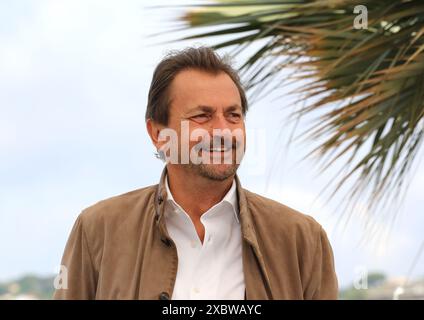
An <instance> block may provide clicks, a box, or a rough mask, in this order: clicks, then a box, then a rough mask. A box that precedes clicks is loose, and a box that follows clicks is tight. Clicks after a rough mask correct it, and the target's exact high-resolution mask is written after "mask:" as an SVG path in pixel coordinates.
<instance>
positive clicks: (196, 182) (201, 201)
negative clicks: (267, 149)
mask: <svg viewBox="0 0 424 320" xmlns="http://www.w3.org/2000/svg"><path fill="white" fill-rule="evenodd" d="M167 174H168V184H169V189H170V191H171V193H172V196H173V197H174V200H175V202H177V203H178V204H179V205H180V206H181V207H182V208H183V209H184V211H185V212H187V214H189V215H190V217H191V218H192V219H199V218H200V217H201V215H202V214H203V213H205V212H206V211H208V210H209V209H210V208H211V207H213V206H214V205H215V204H217V203H218V202H220V201H221V200H222V199H223V198H224V196H225V194H226V193H227V192H228V191H229V190H230V188H231V185H232V183H233V179H234V175H233V176H231V177H228V178H227V179H225V180H222V181H217V180H212V179H208V178H206V177H203V176H199V175H197V174H196V173H194V172H188V170H185V168H182V167H179V166H175V165H168V166H167ZM187 181H190V183H187ZM194 199H196V201H193V200H194Z"/></svg>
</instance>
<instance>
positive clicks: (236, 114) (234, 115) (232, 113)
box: [228, 112, 241, 121]
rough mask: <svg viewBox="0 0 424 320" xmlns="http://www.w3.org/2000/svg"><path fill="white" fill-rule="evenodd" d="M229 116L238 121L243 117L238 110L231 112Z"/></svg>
mask: <svg viewBox="0 0 424 320" xmlns="http://www.w3.org/2000/svg"><path fill="white" fill-rule="evenodd" d="M228 116H229V118H230V119H231V120H233V121H238V120H240V119H241V114H240V113H238V112H230V114H229V115H228Z"/></svg>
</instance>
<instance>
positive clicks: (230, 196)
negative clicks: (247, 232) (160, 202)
mask: <svg viewBox="0 0 424 320" xmlns="http://www.w3.org/2000/svg"><path fill="white" fill-rule="evenodd" d="M165 189H166V193H167V201H171V202H172V203H173V204H175V205H176V206H177V207H178V208H179V209H181V210H182V208H181V206H180V205H179V204H178V203H177V202H176V201H175V200H174V197H173V196H172V192H171V190H170V189H169V184H168V175H166V176H165ZM236 191H237V184H236V181H235V179H233V183H232V185H231V188H230V190H228V192H227V193H226V194H225V196H224V198H222V200H221V201H220V202H219V203H218V204H221V203H223V202H228V203H229V204H231V206H232V208H233V212H234V217H235V218H236V221H237V223H239V218H238V212H239V209H238V201H237V192H236Z"/></svg>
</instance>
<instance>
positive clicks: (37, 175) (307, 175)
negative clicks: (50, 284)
mask: <svg viewBox="0 0 424 320" xmlns="http://www.w3.org/2000/svg"><path fill="white" fill-rule="evenodd" d="M150 3H151V2H148V1H135V0H126V1H106V0H99V1H92V0H84V1H82V0H61V1H59V0H51V1H48V0H38V1H30V0H27V1H25V0H20V1H14V0H2V1H0V280H6V279H10V278H13V277H17V276H20V275H23V274H25V273H37V274H40V275H48V274H51V273H53V272H54V271H55V270H56V268H57V267H58V265H59V263H60V258H61V255H62V252H63V248H64V245H65V242H66V239H67V237H68V235H69V231H70V229H71V227H72V224H73V222H74V220H75V218H76V216H77V215H78V214H79V213H80V212H81V210H82V209H83V208H85V207H87V206H89V205H91V204H93V203H95V202H97V201H99V200H101V199H104V198H107V197H110V196H113V195H117V194H120V193H124V192H126V191H129V190H133V189H136V188H140V187H143V186H146V185H150V184H155V183H157V181H158V178H159V176H160V172H161V169H162V163H160V162H159V161H158V160H157V159H155V157H154V156H153V152H154V148H153V147H152V145H151V143H150V141H149V139H148V136H147V133H146V130H145V125H144V112H145V105H146V101H147V91H148V88H149V85H150V79H151V75H152V72H153V69H154V67H155V65H156V64H157V63H158V62H159V60H160V58H161V57H162V56H163V55H164V54H165V53H166V52H167V50H168V49H179V48H183V47H185V46H187V45H193V44H199V42H195V43H193V42H184V43H183V42H177V43H172V44H168V45H166V46H165V45H157V43H159V42H161V41H164V40H170V39H173V37H174V36H173V35H170V34H169V33H168V34H165V35H163V36H162V37H161V38H158V37H153V38H152V37H147V35H149V34H152V33H155V32H158V31H161V30H167V28H169V26H170V25H171V24H175V16H176V14H177V13H178V11H177V10H169V9H161V10H151V9H146V6H147V5H150ZM158 3H161V4H167V3H171V4H175V3H176V2H175V1H172V2H171V1H168V2H167V1H159V2H158ZM179 3H182V1H179ZM190 3H192V2H190ZM201 43H203V44H210V43H213V41H212V40H208V41H203V40H202V42H201ZM243 57H244V55H243V54H242V55H239V56H237V60H236V61H235V63H236V64H239V63H241V62H242V59H243ZM277 94H278V95H281V94H284V92H281V91H278V92H275V94H271V95H270V96H268V97H266V98H265V99H263V100H261V101H259V102H258V103H256V104H254V105H252V106H251V110H250V111H249V113H248V116H247V127H248V129H249V132H248V144H247V148H248V149H247V154H246V157H245V159H244V162H243V164H242V166H241V168H240V170H239V176H240V178H241V181H242V184H243V186H244V187H246V188H247V189H250V190H251V191H254V192H257V193H260V194H262V195H265V196H268V197H271V198H274V199H276V200H278V201H280V202H282V203H284V204H286V205H288V206H291V207H293V208H295V209H297V210H299V211H302V212H304V213H306V214H310V215H312V216H314V217H315V218H316V219H317V220H318V221H319V222H320V223H321V224H323V226H324V227H325V229H326V230H327V232H328V234H329V236H330V240H331V242H332V245H333V249H334V254H335V258H336V267H337V273H338V275H339V280H340V283H341V285H346V284H349V283H350V282H351V281H352V280H353V279H354V278H355V272H356V271H355V270H357V268H359V267H366V268H368V269H369V270H383V271H385V272H387V273H388V274H389V275H391V276H401V275H405V274H406V273H407V272H408V269H409V267H410V266H411V262H412V259H413V257H414V256H415V254H416V252H417V250H418V247H419V244H420V242H421V241H422V240H423V236H422V226H423V225H424V215H423V208H422V204H423V202H422V190H424V170H423V166H421V167H420V168H419V169H418V170H416V171H415V172H414V179H413V181H412V183H411V186H410V189H409V193H408V196H407V198H406V201H405V203H404V206H403V210H402V211H401V212H399V217H398V220H397V225H396V227H395V229H394V230H393V232H392V234H391V237H390V238H389V239H388V240H385V241H384V242H382V241H380V242H379V243H367V244H366V245H358V242H359V240H360V239H361V237H363V235H364V229H363V227H362V222H363V221H362V220H361V219H359V218H358V217H355V218H354V219H353V221H352V222H351V223H350V224H349V225H348V227H347V228H346V229H344V230H342V229H339V228H335V221H336V220H337V217H338V215H339V214H341V212H340V211H338V208H337V207H336V206H337V203H338V201H337V198H335V199H333V200H332V201H330V203H328V204H324V202H323V200H322V199H318V200H317V201H316V202H313V200H314V199H315V198H316V196H317V194H318V193H319V191H320V190H321V188H322V186H323V185H324V184H326V182H327V181H328V180H327V179H328V177H329V176H331V171H330V172H329V173H330V174H327V175H324V176H318V177H317V176H316V171H315V169H314V168H315V167H314V163H313V161H305V162H302V163H300V164H299V163H298V160H299V159H300V158H301V157H302V156H303V155H304V154H305V153H306V152H307V151H308V150H309V149H308V148H307V147H308V146H306V145H303V144H294V145H292V147H291V148H290V150H289V152H288V153H287V152H285V151H284V150H285V149H283V147H284V139H281V137H286V136H287V135H288V134H289V133H290V125H289V124H288V122H287V111H286V110H287V105H289V104H290V100H289V99H286V98H283V99H273V98H275V96H277ZM282 128H283V130H282V131H281V129H282ZM280 132H281V135H280ZM258 136H262V137H264V138H265V139H261V141H260V143H258V142H257V141H255V139H256V138H257V137H258ZM263 140H266V143H265V144H264V143H263ZM278 150H280V152H278ZM258 157H259V158H258ZM333 212H336V214H334V213H333ZM378 223H379V224H380V225H381V227H382V228H385V227H387V222H385V221H378ZM423 260H424V257H421V259H420V260H419V262H418V264H417V266H416V267H415V269H414V272H413V274H412V276H418V275H424V261H423ZM281 263H284V261H282V262H281Z"/></svg>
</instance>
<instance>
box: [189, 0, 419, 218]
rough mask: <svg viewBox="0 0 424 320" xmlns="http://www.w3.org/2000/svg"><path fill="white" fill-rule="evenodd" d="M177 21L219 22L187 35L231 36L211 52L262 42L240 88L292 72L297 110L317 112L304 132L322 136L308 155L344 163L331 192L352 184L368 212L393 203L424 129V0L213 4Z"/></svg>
mask: <svg viewBox="0 0 424 320" xmlns="http://www.w3.org/2000/svg"><path fill="white" fill-rule="evenodd" d="M357 5H363V6H365V7H366V8H367V9H368V17H369V20H368V28H367V29H355V28H354V27H353V21H354V18H355V16H356V15H355V14H354V13H353V12H354V8H355V6H357ZM181 19H182V20H183V21H185V22H186V24H187V28H189V29H191V28H195V27H200V26H216V28H220V29H219V30H216V31H209V32H204V33H200V34H194V35H191V36H190V37H186V38H185V39H198V38H204V37H214V36H218V35H228V36H232V37H233V38H232V39H230V40H227V41H225V42H222V43H217V44H216V45H215V48H224V47H233V46H236V47H237V48H238V50H244V49H245V48H246V46H248V45H250V44H252V43H255V42H257V41H265V42H264V44H262V45H261V46H258V49H257V50H256V52H255V53H254V54H253V55H252V56H251V57H250V58H249V59H247V61H245V62H244V63H243V64H242V66H241V68H240V72H241V73H242V76H243V79H244V80H245V81H246V87H247V88H248V89H249V90H254V89H255V88H257V87H259V86H261V88H263V87H271V84H272V83H275V76H276V75H278V73H279V72H280V71H281V70H282V69H283V68H286V67H290V68H292V69H293V70H295V72H294V74H293V77H292V79H296V80H302V81H303V83H304V85H302V86H301V88H300V90H298V91H297V93H298V94H299V95H300V96H301V97H302V98H301V99H300V100H303V101H304V102H306V104H305V106H304V107H302V108H301V109H300V110H298V111H296V115H298V116H301V117H303V116H305V115H307V114H315V113H316V112H318V114H319V115H320V116H319V117H318V118H317V121H316V123H314V124H313V126H312V127H310V128H307V130H305V133H303V134H301V135H300V137H307V138H308V139H312V140H314V139H317V140H323V138H324V140H323V142H321V143H319V144H318V145H317V147H316V148H314V149H313V150H312V152H311V153H309V154H308V155H307V156H308V157H310V156H318V157H319V158H321V159H322V158H324V157H326V156H328V155H330V154H331V156H330V157H329V158H327V160H326V161H325V162H324V164H323V166H322V170H323V171H325V170H327V169H328V168H329V167H330V166H332V165H333V164H334V163H336V162H337V161H344V162H343V164H344V165H343V167H345V168H349V170H348V171H347V173H346V174H344V175H342V176H338V177H337V178H336V180H334V181H336V184H335V185H334V188H333V191H334V192H333V194H334V193H335V192H339V190H340V189H341V188H342V187H343V186H344V185H346V182H347V181H348V180H350V181H352V182H353V187H352V188H351V189H350V190H348V192H347V193H348V195H349V196H348V199H349V200H348V201H356V199H358V198H357V197H359V198H362V199H364V198H365V199H366V201H367V204H368V210H369V211H370V212H374V213H377V211H378V209H377V208H378V207H379V205H381V204H386V203H390V201H392V200H394V199H396V197H397V196H398V195H399V194H400V190H401V188H402V187H403V186H405V181H404V180H405V178H406V176H407V173H408V171H409V170H410V168H411V164H412V163H413V160H414V158H415V156H416V154H417V151H418V150H419V147H420V145H421V143H422V138H423V133H424V120H423V116H424V2H422V1H420V0H326V1H324V0H287V1H277V0H276V1H265V0H263V1H254V2H253V1H243V0H238V1H237V0H216V1H215V3H213V4H207V5H201V6H197V7H196V8H194V9H190V10H188V12H187V13H186V14H185V15H184V16H183V17H182V18H181ZM264 61H266V63H264ZM282 86H283V85H282ZM278 88H281V87H277V88H276V87H275V86H272V90H276V89H278ZM329 106H333V108H332V109H331V111H328V107H329ZM334 106H337V107H334ZM345 158H347V159H345ZM333 194H332V195H333Z"/></svg>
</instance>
